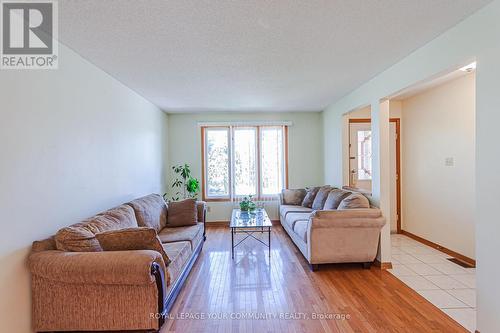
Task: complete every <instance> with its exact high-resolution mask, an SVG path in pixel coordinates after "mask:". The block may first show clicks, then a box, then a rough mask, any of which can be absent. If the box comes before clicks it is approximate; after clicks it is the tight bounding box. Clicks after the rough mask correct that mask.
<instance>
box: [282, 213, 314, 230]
mask: <svg viewBox="0 0 500 333" xmlns="http://www.w3.org/2000/svg"><path fill="white" fill-rule="evenodd" d="M310 217H311V213H308V212H304V213H289V214H287V215H286V218H285V221H284V222H285V223H286V225H287V226H288V228H290V229H291V230H293V227H294V225H295V223H297V221H309V218H310Z"/></svg>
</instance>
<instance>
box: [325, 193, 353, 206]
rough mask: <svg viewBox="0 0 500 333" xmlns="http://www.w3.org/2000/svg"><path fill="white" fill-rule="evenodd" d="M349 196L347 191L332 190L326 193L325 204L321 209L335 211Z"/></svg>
mask: <svg viewBox="0 0 500 333" xmlns="http://www.w3.org/2000/svg"><path fill="white" fill-rule="evenodd" d="M350 194H351V192H349V191H344V190H341V189H338V188H334V189H332V190H331V191H330V192H329V193H328V197H327V198H326V201H325V204H324V205H323V209H325V210H329V209H337V208H338V207H339V205H340V203H341V202H342V200H344V199H345V198H347V197H348V196H349V195H350Z"/></svg>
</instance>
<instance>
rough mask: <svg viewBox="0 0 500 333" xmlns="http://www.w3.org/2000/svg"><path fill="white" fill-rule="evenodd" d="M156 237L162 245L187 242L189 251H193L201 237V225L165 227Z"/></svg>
mask: <svg viewBox="0 0 500 333" xmlns="http://www.w3.org/2000/svg"><path fill="white" fill-rule="evenodd" d="M158 237H159V238H160V240H161V242H162V243H172V242H180V241H188V242H189V243H190V245H191V250H194V249H195V247H196V246H197V245H198V243H199V241H200V240H201V238H202V237H203V223H197V224H196V225H190V226H185V227H172V228H170V227H166V228H163V229H162V230H161V231H160V232H159V233H158Z"/></svg>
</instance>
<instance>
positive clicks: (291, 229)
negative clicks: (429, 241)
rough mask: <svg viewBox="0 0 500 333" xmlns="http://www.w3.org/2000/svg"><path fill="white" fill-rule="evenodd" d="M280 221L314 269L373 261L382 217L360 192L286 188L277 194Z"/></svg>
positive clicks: (327, 187) (318, 188)
mask: <svg viewBox="0 0 500 333" xmlns="http://www.w3.org/2000/svg"><path fill="white" fill-rule="evenodd" d="M279 211H280V222H281V225H282V226H283V229H285V231H286V232H287V233H288V235H289V236H290V238H291V239H292V240H293V242H294V243H295V245H296V246H297V247H298V248H299V250H300V252H302V254H303V255H304V257H305V258H306V260H307V261H308V262H309V264H310V266H311V269H312V270H316V269H317V268H318V267H319V266H318V265H319V264H328V263H345V262H359V263H363V264H364V266H365V267H369V266H370V264H371V263H372V262H373V261H374V260H375V257H376V255H377V249H378V242H379V236H380V230H381V229H382V227H383V226H384V225H385V218H384V217H383V216H382V213H381V211H380V209H378V208H375V207H372V206H371V205H370V203H369V200H368V199H367V198H366V197H365V196H363V195H362V194H360V193H352V192H350V191H345V190H341V189H338V188H332V187H330V186H323V187H316V188H312V189H309V191H306V190H305V189H296V190H291V189H286V190H283V191H282V193H281V195H280V209H279Z"/></svg>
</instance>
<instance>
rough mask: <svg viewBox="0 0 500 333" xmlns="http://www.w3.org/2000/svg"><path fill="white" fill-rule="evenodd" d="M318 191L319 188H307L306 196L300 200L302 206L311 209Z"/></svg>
mask: <svg viewBox="0 0 500 333" xmlns="http://www.w3.org/2000/svg"><path fill="white" fill-rule="evenodd" d="M319 189H320V188H319V187H312V188H308V189H307V193H306V196H305V197H304V200H302V206H304V207H308V208H311V207H312V204H313V202H314V198H316V194H318V191H319Z"/></svg>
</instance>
